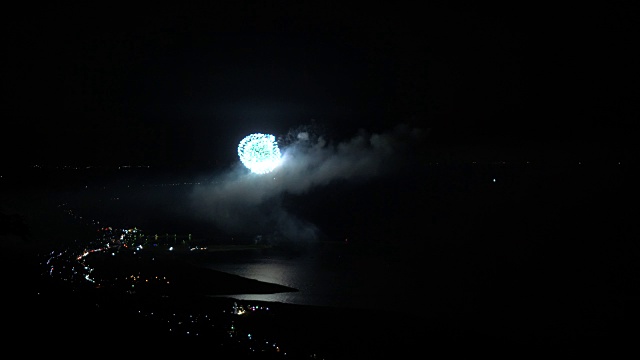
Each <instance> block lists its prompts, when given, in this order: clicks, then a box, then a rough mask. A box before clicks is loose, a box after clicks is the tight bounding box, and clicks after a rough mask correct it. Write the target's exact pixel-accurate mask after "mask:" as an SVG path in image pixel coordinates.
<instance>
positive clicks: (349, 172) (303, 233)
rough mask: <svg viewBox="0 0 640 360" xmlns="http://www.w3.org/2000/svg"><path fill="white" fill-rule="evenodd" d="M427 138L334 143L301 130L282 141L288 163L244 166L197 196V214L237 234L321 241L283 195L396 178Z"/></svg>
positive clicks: (396, 135) (408, 131) (407, 131)
mask: <svg viewBox="0 0 640 360" xmlns="http://www.w3.org/2000/svg"><path fill="white" fill-rule="evenodd" d="M421 138H422V132H421V131H420V129H415V128H409V127H407V126H403V125H401V126H398V127H396V128H394V129H393V130H391V131H389V132H387V133H381V134H369V133H367V132H365V131H360V132H359V133H358V134H357V135H356V136H354V137H353V138H351V139H349V140H347V141H343V142H339V143H337V144H333V143H331V142H329V141H327V140H326V139H325V138H324V137H323V136H322V135H319V134H317V133H315V132H314V130H313V129H308V128H304V127H301V128H299V129H295V130H291V131H290V132H289V134H287V135H286V136H285V137H283V138H281V139H279V146H280V150H281V153H282V163H281V164H280V166H279V167H277V168H276V169H275V170H274V171H273V172H271V173H268V174H263V175H258V174H254V173H251V172H249V170H248V169H246V168H245V167H243V166H242V165H241V164H240V162H239V161H238V164H237V165H236V166H235V167H233V168H231V169H229V171H227V172H226V173H224V174H222V175H220V176H218V177H217V178H216V179H214V181H213V182H211V183H209V184H205V185H199V186H197V187H196V188H195V189H194V191H193V193H192V198H191V200H192V204H193V208H194V211H195V213H196V215H199V216H200V217H203V218H205V219H208V220H210V221H213V222H214V223H215V224H216V225H217V226H218V227H219V228H220V229H222V230H224V231H228V232H231V233H273V232H274V231H277V232H279V233H280V234H282V235H283V236H285V237H286V238H288V239H292V240H312V239H315V238H316V237H317V236H318V234H319V230H320V229H318V228H317V227H316V226H315V225H314V224H312V223H310V222H309V221H306V220H305V219H301V218H299V217H297V216H296V215H295V214H293V213H291V212H289V211H287V209H286V208H285V207H284V206H283V204H282V199H283V195H285V194H293V195H302V194H305V193H306V192H308V191H310V190H311V189H313V188H316V187H321V186H330V185H331V184H332V183H334V182H337V181H349V182H357V181H366V180H367V179H370V178H373V177H378V176H383V175H386V174H390V173H393V171H394V170H395V169H396V167H395V166H396V165H397V164H399V163H401V162H402V160H403V159H404V158H405V156H406V155H407V152H408V151H411V149H412V146H413V145H415V143H416V142H417V141H419V140H420V139H421Z"/></svg>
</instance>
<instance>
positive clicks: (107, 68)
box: [2, 2, 640, 167]
mask: <svg viewBox="0 0 640 360" xmlns="http://www.w3.org/2000/svg"><path fill="white" fill-rule="evenodd" d="M233 3H234V5H207V6H182V5H181V6H168V5H162V6H155V5H154V6H152V7H146V8H142V6H138V7H133V8H132V7H118V6H115V5H113V6H105V7H104V8H100V7H98V6H96V5H91V7H86V8H82V7H68V6H63V7H60V6H59V5H46V6H42V7H37V8H35V7H34V8H27V7H24V8H19V9H17V10H14V11H13V12H11V11H8V12H6V13H5V16H4V19H3V23H4V25H3V27H4V31H3V34H4V39H5V41H4V43H3V45H4V46H3V48H4V50H5V51H3V52H4V54H5V55H4V56H3V60H4V61H3V63H4V66H3V67H2V68H3V75H2V78H3V81H2V83H3V87H4V89H3V93H4V94H5V95H4V96H3V105H2V112H3V115H2V117H3V119H4V121H3V124H4V128H3V131H2V134H3V139H2V143H3V145H2V146H3V147H2V150H3V152H4V154H3V157H4V158H7V159H8V160H9V161H10V162H13V161H16V162H17V161H20V162H22V161H26V162H29V163H44V164H53V165H71V164H93V165H103V164H104V165H108V164H127V163H128V164H149V165H154V166H157V165H162V164H165V165H171V166H181V167H215V166H226V164H228V163H229V162H232V161H236V152H235V151H236V149H235V147H236V145H237V143H238V142H239V140H240V139H241V138H242V137H244V136H245V135H247V134H249V133H252V132H268V133H273V134H275V135H281V134H285V133H287V131H289V130H290V129H291V128H294V127H297V126H300V125H304V124H309V123H310V122H311V121H312V119H314V121H315V123H316V124H321V125H322V127H323V128H324V129H325V130H326V133H327V136H328V137H330V138H335V139H340V138H348V137H350V136H352V135H353V134H355V133H356V132H357V131H358V129H365V130H367V131H371V132H384V131H387V130H388V129H390V128H392V127H393V126H394V125H396V124H398V123H405V124H409V125H410V126H413V127H419V128H422V129H425V130H427V129H428V134H429V139H428V142H429V146H431V147H433V148H455V149H458V150H459V151H461V152H463V153H464V152H467V153H469V152H470V153H473V152H482V151H487V152H490V153H492V154H494V153H496V154H511V155H512V154H522V155H523V156H531V155H532V154H537V153H539V152H544V153H545V154H548V153H553V152H562V151H574V152H580V151H586V152H589V153H592V154H603V153H607V154H612V155H615V156H626V153H627V151H629V150H630V149H631V144H633V141H635V136H634V134H633V132H632V131H631V129H632V127H631V125H632V124H633V122H634V121H636V120H637V119H638V115H639V112H640V111H639V106H638V100H637V99H639V97H638V95H639V94H638V85H637V84H638V80H639V77H638V69H637V63H638V60H639V59H638V57H637V55H634V54H633V50H634V48H635V47H636V40H637V37H636V34H637V32H636V31H635V22H636V19H637V15H638V13H637V11H635V10H634V9H632V8H631V7H630V6H625V5H624V4H619V5H611V4H600V5H599V6H598V7H595V6H594V7H592V8H587V7H584V6H582V7H577V8H569V7H566V8H563V7H543V6H542V5H539V4H535V6H533V5H532V6H525V5H518V6H517V7H511V8H508V7H507V8H505V7H498V6H489V7H484V6H480V5H477V6H476V7H455V6H440V5H438V6H436V5H429V6H427V7H426V8H418V7H407V6H402V5H385V6H382V5H380V6H378V7H375V5H368V6H371V7H362V6H357V5H347V4H339V5H332V4H331V3H325V2H322V3H319V4H318V5H317V6H311V5H306V3H305V5H302V3H291V4H287V5H286V6H285V5H273V4H265V3H261V2H257V3H256V4H251V5H244V2H233Z"/></svg>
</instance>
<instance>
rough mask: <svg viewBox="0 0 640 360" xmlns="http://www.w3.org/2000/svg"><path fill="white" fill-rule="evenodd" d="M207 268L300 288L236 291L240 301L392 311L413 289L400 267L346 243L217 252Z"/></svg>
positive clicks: (213, 254) (207, 264)
mask: <svg viewBox="0 0 640 360" xmlns="http://www.w3.org/2000/svg"><path fill="white" fill-rule="evenodd" d="M211 255H212V256H211V258H210V259H208V260H207V261H206V262H205V263H204V264H203V266H204V267H206V268H209V269H213V270H217V271H222V272H226V273H230V274H234V275H238V276H242V277H246V278H250V279H255V280H258V281H263V282H269V283H275V284H280V285H285V286H288V287H292V288H295V289H298V291H297V292H284V293H276V294H242V295H233V297H234V298H237V299H240V300H260V301H272V302H281V303H289V304H300V305H317V306H337V307H347V308H367V309H372V308H373V309H375V308H380V309H383V308H384V309H387V308H389V307H390V306H397V304H398V300H397V299H396V298H395V297H396V295H399V294H403V293H407V292H408V290H407V289H406V288H405V287H404V285H405V284H406V282H405V281H403V279H405V278H406V274H402V272H401V271H400V267H399V266H395V265H394V264H392V263H390V262H389V261H386V260H384V259H382V258H379V257H375V256H373V257H370V256H360V255H357V254H354V253H353V252H351V251H349V250H345V249H344V248H343V247H341V246H335V245H332V246H316V245H312V246H309V247H307V248H306V249H305V251H302V252H298V253H295V254H293V255H292V254H290V253H286V252H279V251H268V252H261V251H253V250H251V251H242V252H236V253H234V254H229V253H228V252H225V253H224V254H223V253H222V252H220V253H215V252H214V253H212V254H211Z"/></svg>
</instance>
